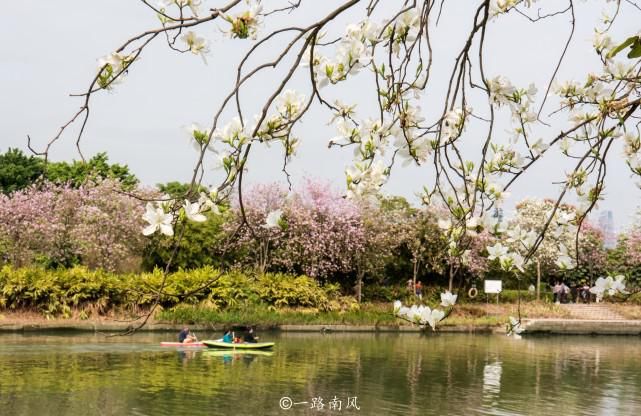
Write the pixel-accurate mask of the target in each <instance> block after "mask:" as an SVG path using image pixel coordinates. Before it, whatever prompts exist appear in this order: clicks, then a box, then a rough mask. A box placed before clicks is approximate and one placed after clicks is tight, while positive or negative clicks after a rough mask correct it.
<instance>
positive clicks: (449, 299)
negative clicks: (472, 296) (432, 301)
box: [441, 290, 458, 308]
mask: <svg viewBox="0 0 641 416" xmlns="http://www.w3.org/2000/svg"><path fill="white" fill-rule="evenodd" d="M457 297H458V295H454V294H452V293H451V292H450V291H449V290H447V291H445V293H441V306H443V307H445V308H447V307H448V306H454V304H456V298H457Z"/></svg>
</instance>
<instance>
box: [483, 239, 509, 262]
mask: <svg viewBox="0 0 641 416" xmlns="http://www.w3.org/2000/svg"><path fill="white" fill-rule="evenodd" d="M487 252H488V254H489V256H488V260H494V259H498V258H499V257H503V256H506V255H507V247H505V246H503V244H501V243H496V244H494V245H493V246H488V247H487Z"/></svg>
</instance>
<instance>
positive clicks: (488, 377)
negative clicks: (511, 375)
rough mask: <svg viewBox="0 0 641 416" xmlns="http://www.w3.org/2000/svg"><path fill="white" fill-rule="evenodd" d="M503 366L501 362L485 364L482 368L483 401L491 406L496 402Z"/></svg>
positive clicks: (499, 390)
mask: <svg viewBox="0 0 641 416" xmlns="http://www.w3.org/2000/svg"><path fill="white" fill-rule="evenodd" d="M502 372H503V368H502V367H501V362H500V361H496V362H494V363H492V364H485V367H484V368H483V402H485V404H489V405H491V406H496V404H498V397H499V393H500V392H501V373H502Z"/></svg>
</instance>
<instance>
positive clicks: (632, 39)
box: [608, 36, 639, 59]
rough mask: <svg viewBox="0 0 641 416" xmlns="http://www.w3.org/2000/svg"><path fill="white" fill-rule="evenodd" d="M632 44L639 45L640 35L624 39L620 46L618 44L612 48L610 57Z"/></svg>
mask: <svg viewBox="0 0 641 416" xmlns="http://www.w3.org/2000/svg"><path fill="white" fill-rule="evenodd" d="M632 44H637V45H639V37H638V36H631V37H629V38H627V39H626V40H625V41H623V43H621V44H620V45H619V46H617V47H616V48H614V49H612V50H611V51H610V52H609V53H608V59H609V58H613V57H615V56H616V55H617V54H618V53H619V52H621V51H622V50H624V49H625V48H627V47H628V46H630V45H632ZM633 48H634V47H633ZM633 50H634V49H633ZM629 57H630V56H629V55H628V58H629Z"/></svg>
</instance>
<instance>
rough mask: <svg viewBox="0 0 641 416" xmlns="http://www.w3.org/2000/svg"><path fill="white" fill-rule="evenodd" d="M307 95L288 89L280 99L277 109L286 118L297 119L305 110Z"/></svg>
mask: <svg viewBox="0 0 641 416" xmlns="http://www.w3.org/2000/svg"><path fill="white" fill-rule="evenodd" d="M304 105H305V96H304V95H303V94H301V93H299V92H296V91H294V90H286V91H285V92H284V93H283V94H282V95H281V96H280V97H279V99H278V103H277V106H276V109H277V111H278V112H279V113H280V114H281V115H282V116H283V117H285V118H288V119H290V120H291V119H295V118H296V117H298V115H299V114H300V113H301V111H302V110H303V107H304Z"/></svg>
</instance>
